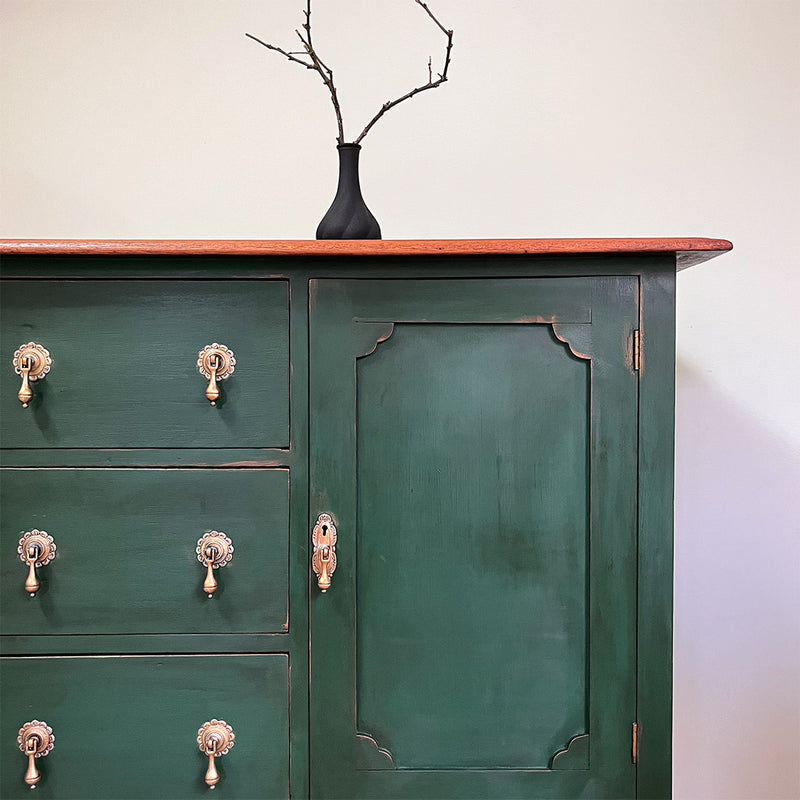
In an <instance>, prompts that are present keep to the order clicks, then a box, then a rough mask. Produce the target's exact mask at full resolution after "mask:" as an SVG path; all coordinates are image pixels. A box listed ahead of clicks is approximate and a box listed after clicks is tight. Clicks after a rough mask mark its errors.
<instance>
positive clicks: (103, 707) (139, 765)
mask: <svg viewBox="0 0 800 800" xmlns="http://www.w3.org/2000/svg"><path fill="white" fill-rule="evenodd" d="M0 666H1V670H2V684H1V685H2V688H1V689H0V698H2V709H3V714H2V720H1V721H0V733H1V735H0V753H1V754H2V762H1V764H0V796H2V797H4V798H8V800H11V799H12V798H23V797H24V798H30V797H31V792H30V789H29V788H28V787H27V786H26V784H25V782H24V775H25V770H26V766H27V758H26V757H25V756H24V755H23V753H22V752H20V750H19V748H18V745H17V732H18V731H19V729H20V728H21V727H22V725H23V724H24V723H26V722H29V721H31V720H34V719H36V720H39V721H44V722H46V723H47V724H48V725H49V726H50V727H51V728H52V729H53V735H54V736H55V742H54V746H53V749H52V751H51V752H50V753H49V754H48V755H47V756H45V757H42V758H38V759H36V766H37V768H38V769H39V771H40V773H41V779H40V781H39V785H38V786H37V792H36V795H37V796H38V797H41V798H61V799H63V800H66V798H73V799H74V800H92V798H103V799H104V800H123V799H124V800H130V799H131V798H169V800H179V799H180V798H195V797H198V798H199V797H204V798H207V797H208V786H207V785H206V783H205V781H204V776H205V772H206V769H207V767H208V758H207V757H206V756H204V755H203V753H201V752H200V750H199V748H198V745H197V741H196V737H197V734H198V729H199V728H200V727H201V726H202V725H203V724H204V723H205V722H207V721H210V720H212V719H217V720H224V721H225V722H226V723H228V724H229V725H230V726H231V728H232V729H233V732H234V734H235V741H234V746H233V747H232V748H231V750H230V751H229V752H228V753H227V754H226V755H224V756H221V757H219V758H217V759H216V765H217V770H218V772H219V775H220V781H219V784H218V786H217V791H215V792H214V794H215V795H217V796H219V797H220V798H226V797H227V798H246V800H252V798H256V797H259V798H286V797H288V796H289V700H288V680H289V670H288V657H287V656H285V655H253V656H247V655H243V656H227V655H226V656H118V657H113V658H108V657H105V658H101V657H96V656H95V657H92V656H86V657H82V656H81V657H61V658H47V657H43V658H4V659H0Z"/></svg>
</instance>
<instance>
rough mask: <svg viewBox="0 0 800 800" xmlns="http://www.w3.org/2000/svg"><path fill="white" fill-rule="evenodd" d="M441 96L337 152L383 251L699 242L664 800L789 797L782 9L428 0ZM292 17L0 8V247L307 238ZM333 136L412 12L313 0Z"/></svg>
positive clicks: (792, 409) (792, 83) (682, 327)
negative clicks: (574, 241) (335, 91)
mask: <svg viewBox="0 0 800 800" xmlns="http://www.w3.org/2000/svg"><path fill="white" fill-rule="evenodd" d="M429 3H430V5H431V7H432V8H433V9H434V10H435V11H436V12H437V13H438V15H439V16H440V17H441V19H442V20H443V21H444V22H445V23H446V24H447V25H448V26H451V27H453V28H454V29H455V49H454V53H453V64H452V67H451V81H450V82H449V83H448V84H446V85H445V86H443V87H442V88H440V89H438V90H436V91H435V92H428V93H425V94H422V95H420V96H419V97H416V98H414V99H413V100H411V101H410V102H408V103H405V104H403V105H401V106H399V107H398V108H396V109H393V110H392V111H390V112H389V114H388V115H387V116H386V117H385V118H384V119H383V120H382V121H381V122H380V123H379V124H378V126H376V128H374V129H373V131H372V132H371V133H370V134H369V136H368V137H367V139H366V140H365V142H364V144H365V147H364V151H363V153H362V185H363V188H364V194H365V197H366V199H367V201H368V203H369V205H370V207H371V208H372V210H373V212H374V213H375V215H376V216H377V217H378V219H379V221H380V222H381V224H382V227H383V231H384V237H385V238H450V237H453V238H458V237H464V238H474V237H560V236H565V237H579V236H688V235H697V236H711V237H724V238H729V239H731V240H732V241H733V242H734V244H735V246H736V249H735V250H734V252H733V253H731V254H729V255H726V256H724V257H722V258H719V259H717V260H715V261H712V262H710V263H708V264H705V265H701V266H699V267H695V268H693V269H691V270H689V271H687V272H683V273H681V275H680V277H679V302H678V392H677V403H678V405H677V465H676V579H675V588H676V599H675V606H676V608H675V747H674V751H675V753H674V785H675V796H676V797H677V798H719V800H734V799H735V798H740V799H742V800H744V799H745V798H753V799H755V798H765V799H766V798H797V797H800V690H799V688H798V684H799V683H800V590H799V589H798V584H800V500H799V499H798V498H799V497H800V421H799V418H800V413H799V412H800V403H799V402H798V394H800V391H799V390H800V381H799V380H798V371H799V370H798V357H797V347H796V345H795V344H794V343H795V341H796V339H797V329H798V320H799V319H800V313H798V312H800V299H799V298H800V277H799V275H800V257H799V256H798V249H799V248H800V245H799V244H798V241H797V238H798V237H797V232H798V229H799V228H800V194H799V191H800V190H798V186H800V156H799V155H798V152H799V149H800V148H798V142H799V141H800V58H798V51H799V50H800V2H798V1H797V0H691V2H689V1H688V0H685V1H683V2H681V1H680V0H669V2H666V1H664V0H603V1H602V2H601V1H600V0H582V1H581V2H576V1H575V0H493V2H487V1H486V0H483V1H481V0H473V2H470V3H466V2H463V0H461V1H459V0H429ZM302 7H303V3H302V2H301V0H228V1H227V2H219V0H157V1H156V0H113V1H112V0H50V1H49V2H45V0H0V14H1V15H2V18H0V26H1V28H0V30H1V31H2V32H1V33H0V36H2V40H0V76H1V78H0V80H1V81H2V86H1V87H0V91H1V94H0V103H1V106H2V111H0V137H1V138H0V146H1V147H2V150H1V151H0V191H1V192H2V196H1V198H0V235H2V236H6V237H32V238H33V237H35V238H47V237H54V238H56V237H89V238H114V237H137V238H138V237H142V238H145V237H153V238H216V237H219V238H313V235H314V230H315V227H316V224H317V222H318V220H319V219H320V217H321V216H322V214H323V213H324V211H325V210H326V208H327V206H328V204H329V202H330V200H331V198H332V196H333V190H334V184H335V179H336V164H335V152H334V144H335V142H334V137H335V124H334V117H333V113H332V110H331V106H330V102H329V100H328V97H327V96H326V93H325V90H324V87H323V86H322V84H321V82H320V81H319V80H318V79H317V78H316V77H315V76H314V75H313V74H312V73H310V72H307V71H305V70H303V69H301V68H300V67H297V66H296V65H291V64H289V63H288V62H285V61H283V60H282V59H281V58H280V57H279V56H277V55H276V54H273V53H269V52H267V51H266V50H265V49H264V48H262V47H260V46H259V45H257V44H255V43H253V42H251V41H249V40H247V39H245V37H244V33H245V31H249V32H252V33H254V34H255V35H258V36H260V37H262V38H266V39H268V40H270V41H274V42H278V43H282V44H284V45H291V43H292V37H291V36H290V32H291V31H292V30H293V29H294V28H295V27H297V26H298V25H299V24H300V22H301V14H300V11H301V9H302ZM314 26H315V42H316V44H317V46H318V47H319V49H320V51H321V52H322V53H323V54H324V56H326V57H327V60H328V61H329V63H331V64H332V65H333V66H334V68H335V75H336V79H337V83H338V85H339V87H340V91H341V95H342V102H343V105H344V112H345V121H346V123H348V122H349V128H348V130H349V137H348V138H352V137H353V136H354V135H355V134H356V133H357V132H358V131H360V129H361V127H362V126H363V124H364V123H365V122H366V120H367V119H368V118H369V117H370V116H372V114H373V113H374V112H375V111H376V110H377V108H378V106H379V105H380V103H382V102H383V101H385V100H387V99H389V98H391V97H393V96H396V95H399V94H402V93H404V92H405V91H407V90H408V89H409V88H411V87H412V86H413V85H414V84H415V83H416V82H421V81H424V79H425V78H426V63H427V57H428V55H429V54H433V56H434V60H435V61H436V59H440V58H441V53H442V47H441V40H442V37H441V34H437V31H436V29H435V28H433V26H432V25H431V24H430V23H429V22H428V21H427V20H426V18H425V15H424V12H423V11H422V10H421V9H420V8H419V7H418V6H416V5H414V4H413V3H412V0H317V1H316V4H315V13H314Z"/></svg>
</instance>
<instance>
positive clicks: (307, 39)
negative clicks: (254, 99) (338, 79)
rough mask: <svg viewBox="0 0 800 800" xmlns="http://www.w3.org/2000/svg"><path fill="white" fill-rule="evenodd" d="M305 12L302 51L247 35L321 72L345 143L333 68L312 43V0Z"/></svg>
mask: <svg viewBox="0 0 800 800" xmlns="http://www.w3.org/2000/svg"><path fill="white" fill-rule="evenodd" d="M303 14H304V15H305V18H306V21H305V22H304V23H303V29H304V30H305V36H303V34H302V33H300V31H295V33H296V34H297V35H298V37H299V38H300V41H301V42H302V44H303V51H302V52H299V51H287V50H284V49H283V48H281V47H276V46H275V45H274V44H268V43H267V42H264V41H262V40H261V39H259V38H258V37H257V36H253V35H252V34H251V33H246V34H245V36H247V37H249V38H250V39H252V40H253V41H254V42H258V43H259V44H261V45H264V47H266V48H267V49H268V50H274V51H275V52H276V53H280V54H281V55H283V56H286V58H288V59H289V61H294V63H295V64H300V65H302V66H304V67H305V68H306V69H313V70H314V71H315V72H318V73H319V76H320V77H321V78H322V82H323V83H324V84H325V85H326V86H327V87H328V91H329V92H330V95H331V102H332V103H333V110H334V112H335V114H336V125H337V127H338V129H339V135H338V137H337V139H336V141H337V142H338V143H339V144H344V123H343V122H342V109H341V107H340V106H339V96H338V94H337V93H336V86H335V85H334V83H333V70H332V69H331V68H330V67H328V66H327V64H325V62H324V61H323V60H322V59H321V58H320V57H319V56H318V55H317V52H316V50H314V46H313V44H312V43H311V0H307V2H306V9H305V11H304V12H303ZM303 55H306V56H308V58H309V60H310V62H311V63H309V62H308V61H304V60H303V59H302V58H298V56H303Z"/></svg>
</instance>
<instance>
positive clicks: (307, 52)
mask: <svg viewBox="0 0 800 800" xmlns="http://www.w3.org/2000/svg"><path fill="white" fill-rule="evenodd" d="M414 2H415V3H416V4H417V5H420V6H422V8H423V9H425V13H427V15H428V16H429V17H430V18H431V19H432V20H433V21H434V23H435V24H436V26H437V27H438V28H439V30H440V31H441V32H442V33H443V34H444V35H445V36H446V37H447V47H446V49H445V54H444V66H443V67H442V71H441V72H439V73H437V75H438V76H439V77H438V78H437V79H436V80H434V79H433V63H432V59H431V58H428V82H427V83H425V84H423V85H422V86H417V87H416V88H414V89H412V90H411V91H410V92H407V93H406V94H404V95H403V96H402V97H398V98H397V99H396V100H389V101H387V102H386V103H384V104H383V105H382V106H381V107H380V110H379V111H378V113H377V114H376V115H375V116H374V117H373V118H372V119H371V120H370V121H369V122H368V123H367V126H366V127H365V128H364V130H363V131H361V134H360V135H359V137H358V138H357V139H356V140H355V142H354V144H358V143H359V142H360V141H361V140H362V139H363V138H364V137H365V136H366V135H367V134H368V133H369V131H370V130H371V128H372V126H373V125H374V124H375V123H376V122H377V121H378V120H379V119H380V118H381V117H382V116H383V115H384V114H385V113H386V112H387V111H388V110H389V109H390V108H394V107H395V106H396V105H398V104H399V103H402V102H403V101H404V100H410V99H411V98H412V97H413V96H414V95H416V94H419V93H420V92H424V91H425V90H426V89H435V88H436V87H437V86H441V85H442V84H443V83H444V82H445V81H446V80H447V70H448V68H449V67H450V54H451V51H452V49H453V31H451V30H448V29H447V28H445V27H444V25H442V23H441V22H439V20H438V19H437V18H436V17H435V16H434V14H433V12H432V11H431V10H430V8H428V5H427V3H425V2H424V1H423V0H414ZM303 16H304V17H305V22H303V24H302V26H301V27H302V29H303V31H304V33H301V32H300V31H299V30H296V31H295V33H296V34H297V36H298V38H299V39H300V41H301V43H302V45H303V49H302V50H284V49H283V48H281V47H276V46H275V45H274V44H269V43H267V42H264V41H262V40H261V39H259V38H258V37H257V36H253V35H252V34H250V33H246V34H245V36H247V37H249V38H250V39H252V40H253V41H255V42H258V43H259V44H260V45H263V46H264V47H266V48H267V49H268V50H274V51H275V52H276V53H280V54H281V55H282V56H285V57H286V58H288V59H289V61H293V62H294V63H295V64H300V65H301V66H303V67H305V68H306V69H312V70H314V71H315V72H317V73H319V76H320V77H321V78H322V82H323V83H324V84H325V86H327V88H328V92H329V93H330V96H331V103H333V110H334V113H335V114H336V124H337V126H338V129H339V135H338V137H337V140H336V141H337V142H338V143H339V144H344V123H343V122H342V110H341V108H340V106H339V96H338V94H337V92H336V86H335V85H334V83H333V70H332V69H331V68H330V67H329V66H328V65H327V64H326V63H325V62H324V61H323V60H322V59H321V58H320V57H319V55H318V54H317V51H316V50H315V49H314V45H313V43H312V40H311V0H306V7H305V10H304V11H303ZM306 59H308V60H306Z"/></svg>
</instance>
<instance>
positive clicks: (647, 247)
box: [0, 238, 733, 269]
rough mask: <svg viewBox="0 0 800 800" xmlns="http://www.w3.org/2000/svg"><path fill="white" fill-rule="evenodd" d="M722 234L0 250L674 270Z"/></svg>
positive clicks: (16, 245)
mask: <svg viewBox="0 0 800 800" xmlns="http://www.w3.org/2000/svg"><path fill="white" fill-rule="evenodd" d="M732 248H733V245H732V244H731V243H730V242H729V241H727V240H725V239H702V238H680V239H679V238H669V239H397V240H391V239H347V240H336V239H328V240H322V241H317V240H314V239H310V240H304V239H286V240H257V239H240V240H236V239H0V255H4V254H6V255H10V254H26V253H27V254H32V255H53V254H61V255H187V256H197V255H236V256H306V257H309V256H349V257H353V256H434V255H442V256H481V255H484V256H485V255H578V254H586V253H596V254H599V253H605V254H612V253H675V254H676V256H677V264H678V269H683V268H685V267H689V266H692V265H693V264H699V263H700V262H702V261H707V260H708V259H710V258H714V256H717V255H720V254H722V253H725V252H727V251H728V250H731V249H732Z"/></svg>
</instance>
